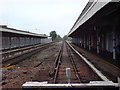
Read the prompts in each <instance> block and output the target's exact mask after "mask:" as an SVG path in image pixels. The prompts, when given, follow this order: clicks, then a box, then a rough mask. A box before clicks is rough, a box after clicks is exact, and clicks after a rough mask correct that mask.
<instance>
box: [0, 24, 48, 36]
mask: <svg viewBox="0 0 120 90" xmlns="http://www.w3.org/2000/svg"><path fill="white" fill-rule="evenodd" d="M0 31H1V32H6V33H14V34H20V35H29V36H36V37H42V38H47V37H48V36H47V35H45V34H36V33H32V32H29V31H24V30H18V29H14V28H9V27H7V26H6V25H0Z"/></svg>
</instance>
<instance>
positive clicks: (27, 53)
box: [0, 43, 53, 68]
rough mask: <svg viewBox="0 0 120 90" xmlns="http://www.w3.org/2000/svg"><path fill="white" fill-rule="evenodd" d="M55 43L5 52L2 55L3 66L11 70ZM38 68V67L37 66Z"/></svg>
mask: <svg viewBox="0 0 120 90" xmlns="http://www.w3.org/2000/svg"><path fill="white" fill-rule="evenodd" d="M52 44H53V43H47V44H43V45H42V44H40V45H35V46H30V47H25V48H19V49H15V50H10V51H5V52H2V53H0V54H1V55H2V66H3V67H5V68H7V67H8V68H9V67H10V68H11V67H12V66H14V65H16V64H18V63H19V62H21V61H23V60H24V59H26V58H29V57H31V56H32V55H33V54H35V53H37V52H39V51H40V50H43V49H46V48H47V47H49V46H51V45H52ZM37 66H38V65H37Z"/></svg>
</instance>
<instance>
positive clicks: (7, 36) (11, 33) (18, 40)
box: [0, 25, 51, 50]
mask: <svg viewBox="0 0 120 90" xmlns="http://www.w3.org/2000/svg"><path fill="white" fill-rule="evenodd" d="M0 33H1V35H0V37H1V46H2V47H1V49H0V50H8V49H13V48H20V47H26V46H30V45H36V44H41V43H47V42H51V39H50V38H49V39H48V36H47V35H45V34H36V33H32V32H29V31H23V30H18V29H14V28H9V27H7V26H6V25H0Z"/></svg>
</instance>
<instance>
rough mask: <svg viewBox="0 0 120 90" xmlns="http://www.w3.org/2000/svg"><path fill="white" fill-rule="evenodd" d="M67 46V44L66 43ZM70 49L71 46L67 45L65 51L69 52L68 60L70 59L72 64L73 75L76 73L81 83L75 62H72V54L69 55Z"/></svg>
mask: <svg viewBox="0 0 120 90" xmlns="http://www.w3.org/2000/svg"><path fill="white" fill-rule="evenodd" d="M67 46H68V45H67ZM70 49H71V48H68V47H67V52H68V54H69V58H70V61H71V63H72V66H73V68H74V72H75V75H76V77H77V78H78V81H79V83H81V78H80V75H79V74H78V70H77V67H76V64H75V62H74V59H73V57H72V55H71V51H70Z"/></svg>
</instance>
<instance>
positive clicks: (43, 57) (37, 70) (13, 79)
mask: <svg viewBox="0 0 120 90" xmlns="http://www.w3.org/2000/svg"><path fill="white" fill-rule="evenodd" d="M60 45H61V42H59V43H54V44H53V45H52V46H51V47H48V48H46V49H44V50H41V51H40V52H39V53H37V54H35V55H33V56H31V57H30V58H28V59H26V60H24V61H22V62H20V63H19V64H17V65H16V66H15V67H14V68H13V69H12V70H3V72H2V81H1V82H2V88H3V90H7V88H21V87H22V84H23V83H25V82H27V81H49V80H50V79H51V78H50V77H49V76H48V75H49V70H50V67H51V66H52V65H53V62H54V60H55V57H56V56H57V53H58V51H59V48H60Z"/></svg>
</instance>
